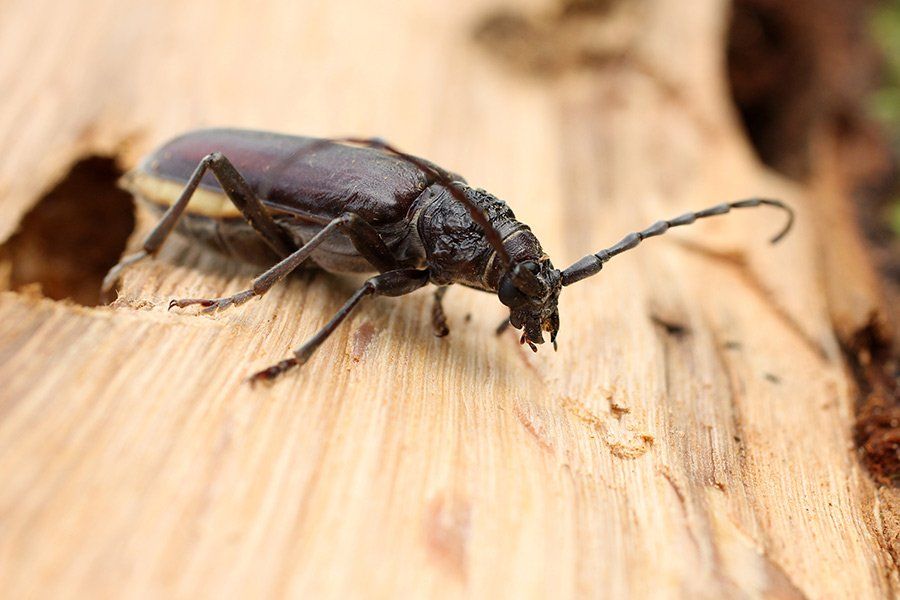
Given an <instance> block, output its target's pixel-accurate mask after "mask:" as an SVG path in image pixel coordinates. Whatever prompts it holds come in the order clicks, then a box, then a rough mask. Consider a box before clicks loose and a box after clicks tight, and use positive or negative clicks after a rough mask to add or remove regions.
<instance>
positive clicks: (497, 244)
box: [332, 137, 512, 270]
mask: <svg viewBox="0 0 900 600" xmlns="http://www.w3.org/2000/svg"><path fill="white" fill-rule="evenodd" d="M332 140H333V141H335V142H344V143H348V144H360V145H365V146H370V147H372V148H378V149H380V150H386V151H388V152H390V153H391V154H394V155H396V156H397V157H399V158H402V159H403V160H405V161H407V162H409V163H411V164H413V165H415V166H416V167H418V168H419V169H420V170H422V171H424V172H426V173H431V174H432V175H433V176H434V177H435V178H436V179H437V180H438V181H440V182H441V183H442V184H444V185H445V186H446V187H447V189H448V190H450V194H451V195H452V196H453V197H454V198H455V199H456V200H458V201H459V202H460V203H462V205H463V206H465V207H466V210H468V211H469V215H470V216H471V217H472V220H473V221H475V222H476V223H477V224H478V225H479V226H480V227H481V229H482V230H483V231H484V236H485V237H486V238H487V241H488V242H489V243H490V244H491V247H492V248H493V249H494V251H495V252H496V253H497V257H498V258H499V259H500V262H501V263H502V264H503V268H504V269H506V270H509V268H510V264H511V263H512V261H511V260H510V258H509V254H508V253H507V252H506V248H504V247H503V240H502V239H501V238H500V234H499V233H498V232H497V230H496V229H494V226H493V225H491V222H490V220H489V219H488V216H487V215H486V214H485V213H484V211H483V210H481V208H480V207H479V206H478V205H477V204H475V203H474V202H472V201H471V200H469V199H468V198H467V197H466V195H465V194H463V192H462V190H460V189H459V187H457V183H461V182H456V181H453V180H452V179H450V177H449V176H448V175H447V172H446V171H444V170H443V169H441V168H440V167H438V166H436V165H434V164H432V163H431V162H429V161H427V160H425V159H422V158H419V157H417V156H413V155H412V154H407V153H405V152H402V151H400V150H398V149H397V148H395V147H394V146H392V145H390V144H388V143H387V142H385V141H384V140H380V139H378V138H368V139H367V138H353V137H347V138H332Z"/></svg>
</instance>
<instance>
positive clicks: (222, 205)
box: [103, 129, 794, 382]
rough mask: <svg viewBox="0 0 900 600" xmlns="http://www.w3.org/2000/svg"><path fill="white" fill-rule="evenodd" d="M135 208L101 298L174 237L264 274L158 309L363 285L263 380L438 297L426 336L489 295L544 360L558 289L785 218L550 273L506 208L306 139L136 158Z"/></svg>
mask: <svg viewBox="0 0 900 600" xmlns="http://www.w3.org/2000/svg"><path fill="white" fill-rule="evenodd" d="M122 185H123V187H125V188H126V189H127V190H129V191H130V192H131V193H132V194H133V195H134V196H135V197H136V198H138V199H139V200H141V201H143V202H144V203H145V204H147V205H149V206H150V207H151V208H152V209H154V210H155V211H157V212H158V213H161V214H162V217H161V218H160V220H159V223H158V224H157V225H156V226H155V227H154V228H153V230H152V231H151V232H150V233H149V234H148V235H147V237H146V239H144V241H143V244H142V247H141V249H140V250H139V251H138V252H136V253H134V254H130V255H128V256H125V257H124V258H123V259H122V260H121V261H120V262H119V263H118V264H117V265H116V266H114V267H113V268H112V269H111V270H110V271H109V273H108V275H107V276H106V278H105V279H104V282H103V292H104V293H106V294H108V293H109V292H110V291H111V290H112V289H113V288H114V287H115V285H116V282H117V281H118V279H119V277H120V276H121V273H122V271H123V269H125V268H127V267H128V266H130V265H133V264H134V263H136V262H139V261H141V260H143V259H145V258H147V257H150V256H153V255H155V254H156V253H157V251H158V250H159V249H160V247H161V246H162V244H163V243H164V242H165V240H166V238H167V237H168V235H169V234H170V233H171V232H172V231H173V230H175V229H176V228H177V230H178V231H179V232H180V233H183V234H185V235H187V236H188V237H189V238H192V239H193V240H194V241H197V242H200V243H202V244H203V245H205V246H208V247H210V248H213V249H214V250H217V251H219V252H221V253H224V254H226V255H228V256H231V257H233V258H235V259H238V260H242V261H245V262H250V263H255V264H261V265H267V266H268V265H274V266H271V267H270V268H269V269H268V270H266V271H265V272H264V273H262V274H261V275H260V276H258V277H257V278H256V279H254V280H253V283H252V285H251V286H250V287H249V288H248V289H246V290H243V291H241V292H238V293H237V294H234V295H232V296H228V297H224V298H215V299H206V298H185V299H178V300H172V301H171V302H170V304H169V309H172V308H175V307H178V308H184V307H187V306H191V305H200V306H201V307H203V310H204V312H212V311H217V310H221V309H225V308H228V307H231V306H238V305H240V304H243V303H244V302H246V301H248V300H249V299H251V298H253V297H256V296H262V295H263V294H265V293H266V292H267V291H268V290H269V289H271V287H272V286H273V285H274V284H275V283H277V282H278V281H280V280H281V279H283V278H284V277H285V276H287V275H288V274H289V273H290V272H292V271H294V270H295V269H297V268H299V267H301V266H306V267H312V268H318V269H322V270H325V271H329V272H333V273H375V275H373V276H372V277H370V278H369V279H367V280H366V281H365V283H363V285H362V286H361V287H360V288H359V289H358V290H356V292H355V293H354V294H353V295H352V296H351V297H350V298H349V299H348V300H347V301H346V303H345V304H344V305H343V306H342V307H341V308H340V309H339V310H338V311H337V313H336V314H335V315H334V316H333V317H332V318H331V319H330V320H329V321H328V322H327V323H326V324H325V325H324V326H323V327H322V328H321V329H320V330H319V331H318V332H317V333H316V334H315V335H313V336H312V337H311V338H310V339H309V340H307V341H306V342H305V343H304V344H302V345H301V346H300V347H298V348H297V349H296V350H294V352H293V354H292V355H291V356H290V357H288V358H286V359H285V360H282V361H280V362H278V363H277V364H275V365H273V366H271V367H269V368H267V369H264V370H262V371H259V372H258V373H256V374H254V375H253V376H252V377H251V378H250V380H251V382H254V381H259V380H273V379H275V378H277V377H278V376H280V375H281V374H283V373H284V372H286V371H288V370H289V369H291V368H294V367H297V366H300V365H303V364H304V363H306V362H307V360H309V358H310V356H311V355H312V354H313V352H315V350H316V349H317V348H318V347H319V346H320V345H321V344H322V342H324V341H325V340H326V339H327V338H328V336H329V335H331V333H332V332H333V331H334V330H335V329H336V328H337V327H338V325H340V324H341V322H342V321H343V320H344V319H345V318H346V317H347V315H348V314H350V312H351V311H352V310H353V309H354V308H355V307H356V306H357V304H358V303H359V302H360V301H361V300H362V299H363V298H365V297H367V296H402V295H404V294H409V293H411V292H413V291H415V290H417V289H419V288H422V287H424V286H426V285H428V284H433V285H435V286H437V290H436V292H435V296H434V305H433V311H432V317H433V318H432V322H433V323H432V325H433V327H434V330H435V334H436V335H439V336H441V335H446V334H447V332H448V330H447V326H446V319H445V317H444V312H443V307H442V304H441V302H442V298H443V295H444V292H445V291H446V289H447V286H449V285H452V284H461V285H464V286H466V287H470V288H474V289H477V290H482V291H485V292H490V293H493V294H496V295H497V296H498V298H499V300H500V302H501V303H503V304H504V305H505V306H506V307H508V309H509V318H508V320H505V321H504V323H503V325H501V328H498V331H500V330H502V329H503V328H504V326H506V325H511V326H512V327H515V328H516V329H521V330H522V334H521V337H520V343H522V344H528V346H529V347H530V348H531V349H532V350H534V351H537V345H538V344H543V343H544V334H545V333H548V334H549V336H550V341H551V343H552V344H553V347H554V349H556V343H557V335H558V333H559V325H560V323H559V311H558V309H557V298H558V297H559V294H560V291H561V290H562V288H563V287H566V286H569V285H572V284H573V283H576V282H578V281H581V280H582V279H585V278H587V277H591V276H592V275H596V274H597V273H598V272H600V270H601V269H602V268H603V265H604V264H605V263H606V262H607V261H609V260H610V259H612V258H613V257H614V256H617V255H619V254H621V253H623V252H626V251H628V250H631V249H632V248H634V247H635V246H637V245H638V244H639V243H640V242H641V241H642V240H644V239H646V238H649V237H654V236H658V235H661V234H663V233H665V232H666V231H667V230H668V229H669V228H671V227H678V226H682V225H688V224H690V223H693V222H694V221H696V220H697V219H703V218H707V217H712V216H715V215H721V214H725V213H727V212H729V211H730V210H731V209H735V208H750V207H757V206H762V205H767V206H773V207H776V208H779V209H782V210H784V211H786V213H787V215H788V220H787V223H786V225H785V226H784V228H783V229H782V230H781V231H780V233H778V235H776V236H775V237H774V238H773V239H772V240H771V241H772V242H773V243H775V242H777V241H779V240H781V239H782V238H783V237H784V236H785V235H786V234H787V233H788V231H789V230H790V229H791V226H792V224H793V221H794V213H793V210H792V209H791V208H790V207H789V206H787V205H786V204H784V203H783V202H781V201H779V200H772V199H767V198H750V199H746V200H739V201H736V202H728V203H724V204H717V205H715V206H713V207H711V208H707V209H704V210H700V211H696V212H689V213H686V214H684V215H681V216H679V217H675V218H674V219H669V220H664V221H657V222H656V223H654V224H653V225H651V226H650V227H647V228H646V229H643V230H641V231H637V232H634V233H630V234H628V235H627V236H625V237H624V238H623V239H622V240H621V241H619V242H618V243H616V244H614V245H613V246H610V247H609V248H606V249H603V250H600V251H599V252H596V253H594V254H588V255H587V256H585V257H584V258H582V259H580V260H578V261H576V262H575V263H574V264H572V265H571V266H569V267H568V268H566V269H562V270H560V269H557V268H555V267H554V266H553V263H552V262H551V261H550V258H549V257H548V256H547V254H546V253H545V252H544V250H543V249H542V247H541V244H540V242H539V241H538V239H537V237H535V235H534V233H532V231H531V229H530V228H529V227H528V226H527V225H525V224H524V223H522V222H521V221H519V220H517V219H516V217H515V215H514V214H513V211H512V210H511V209H510V208H509V206H507V204H506V203H505V202H503V201H502V200H500V199H499V198H497V197H495V196H493V195H491V194H489V193H488V192H486V191H484V190H481V189H477V188H474V187H471V186H469V185H468V183H466V180H465V179H463V178H462V177H461V176H459V175H457V174H455V173H452V172H451V171H448V170H446V169H443V168H441V167H439V166H438V165H436V164H434V163H432V162H430V161H428V160H425V159H422V158H419V157H416V156H413V155H410V154H406V153H404V152H401V151H400V150H398V149H397V148H395V147H394V146H392V145H390V144H388V143H386V142H384V141H382V140H380V139H377V138H373V139H358V138H336V139H319V138H311V137H300V136H291V135H283V134H278V133H269V132H261V131H253V130H241V129H206V130H197V131H192V132H188V133H186V134H184V135H182V136H180V137H177V138H175V139H173V140H171V141H169V142H167V143H165V144H164V145H162V146H161V147H160V148H158V149H157V150H155V151H154V152H152V153H151V154H149V155H148V156H147V157H146V158H145V159H144V160H143V162H141V163H140V164H139V165H138V166H137V167H136V168H135V169H133V170H131V171H130V172H129V173H127V174H126V175H125V176H124V177H123V179H122Z"/></svg>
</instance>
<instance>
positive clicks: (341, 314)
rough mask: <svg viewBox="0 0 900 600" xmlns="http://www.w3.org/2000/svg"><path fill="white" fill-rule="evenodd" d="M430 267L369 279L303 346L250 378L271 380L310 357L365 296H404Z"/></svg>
mask: <svg viewBox="0 0 900 600" xmlns="http://www.w3.org/2000/svg"><path fill="white" fill-rule="evenodd" d="M428 281H429V273H428V271H419V270H416V269H401V270H398V271H388V272H387V273H382V274H381V275H376V276H375V277H372V278H371V279H368V280H366V282H365V283H364V284H363V286H362V287H361V288H359V289H358V290H356V293H354V294H353V296H351V297H350V299H349V300H347V302H346V303H345V304H344V306H342V307H341V308H340V310H338V311H337V313H335V315H334V316H333V317H332V318H331V320H330V321H328V323H326V324H325V326H324V327H322V329H320V330H319V331H318V332H317V333H316V334H315V335H314V336H312V337H311V338H309V340H307V341H306V343H304V344H303V345H302V346H300V347H299V348H297V349H296V350H294V355H293V356H291V357H290V358H286V359H285V360H282V361H281V362H278V363H276V364H274V365H272V366H271V367H269V368H268V369H263V370H262V371H259V372H258V373H255V374H253V375H252V376H251V377H250V379H249V381H250V383H255V382H257V381H272V380H274V379H276V378H278V377H279V376H281V375H283V374H284V373H285V372H287V371H289V370H291V369H293V368H294V367H299V366H301V365H303V364H305V363H306V361H308V360H309V357H310V356H312V354H313V353H314V352H315V351H316V349H317V348H318V347H319V346H321V345H322V343H323V342H324V341H325V340H327V339H328V337H329V336H330V335H331V334H332V333H334V330H335V329H337V327H338V325H340V324H341V323H342V322H343V321H344V319H346V318H347V315H349V314H350V313H351V312H352V311H353V309H354V308H356V305H357V304H359V303H360V301H361V300H362V299H363V298H365V297H366V296H403V295H406V294H409V293H411V292H414V291H416V290H417V289H419V288H421V287H423V286H425V285H427V284H428Z"/></svg>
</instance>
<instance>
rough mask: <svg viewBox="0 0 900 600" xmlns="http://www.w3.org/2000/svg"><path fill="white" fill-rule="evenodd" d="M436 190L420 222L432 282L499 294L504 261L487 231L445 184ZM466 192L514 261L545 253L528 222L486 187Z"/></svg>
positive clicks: (538, 256)
mask: <svg viewBox="0 0 900 600" xmlns="http://www.w3.org/2000/svg"><path fill="white" fill-rule="evenodd" d="M435 187H438V186H435ZM437 192H438V193H436V194H435V196H434V197H433V199H431V200H430V202H429V204H428V205H427V206H425V207H424V208H423V210H422V214H421V216H420V218H419V220H418V230H419V236H420V237H421V240H422V245H423V246H424V248H425V253H426V260H427V263H428V270H429V271H430V273H431V280H432V282H434V283H436V284H438V285H448V284H452V283H458V284H461V285H465V286H468V287H474V288H477V289H480V290H484V291H488V292H496V291H497V286H498V285H499V283H500V278H501V277H502V275H503V265H502V264H501V263H500V260H499V259H498V257H497V254H496V252H495V251H494V249H493V248H492V247H491V244H490V242H489V241H488V239H487V237H486V236H485V234H484V230H483V229H482V228H481V226H480V225H478V224H477V223H475V221H473V220H472V217H471V215H470V214H469V211H468V209H467V208H466V207H465V206H464V205H463V204H462V203H460V202H459V201H458V200H456V199H455V198H454V197H453V195H452V194H451V193H450V192H449V191H448V190H447V189H446V188H443V187H442V186H441V189H439V190H437ZM463 192H464V193H465V194H466V196H467V197H468V199H470V200H471V201H472V202H473V203H475V204H476V205H477V206H478V207H479V208H481V210H482V211H483V212H484V214H485V215H487V217H488V219H489V221H490V223H491V225H492V226H493V227H494V229H496V230H497V232H498V233H499V234H500V238H501V239H502V240H503V245H504V247H505V248H506V249H507V252H508V253H509V255H510V256H511V257H512V258H513V259H514V260H519V259H526V258H528V259H531V258H533V259H534V260H538V259H540V258H541V256H542V254H543V251H542V250H541V246H540V243H539V242H538V241H537V238H535V237H534V234H532V233H531V230H530V229H529V228H528V226H527V225H525V224H523V223H520V222H519V221H517V220H516V217H515V215H514V214H513V212H512V210H511V209H510V208H509V206H507V205H506V203H505V202H503V201H502V200H500V199H499V198H497V197H495V196H492V195H491V194H488V193H487V192H485V191H484V190H479V189H474V188H469V187H465V188H464V189H463Z"/></svg>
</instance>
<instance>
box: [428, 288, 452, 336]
mask: <svg viewBox="0 0 900 600" xmlns="http://www.w3.org/2000/svg"><path fill="white" fill-rule="evenodd" d="M447 287H448V286H446V285H442V286H439V287H438V288H437V289H436V290H434V303H433V304H432V305H431V327H432V328H433V329H434V335H435V337H445V336H447V335H449V334H450V328H448V327H447V315H445V314H444V304H443V300H444V294H446V293H447Z"/></svg>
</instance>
